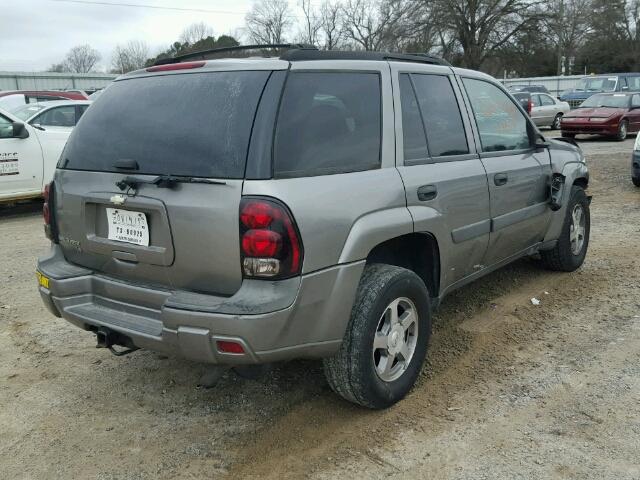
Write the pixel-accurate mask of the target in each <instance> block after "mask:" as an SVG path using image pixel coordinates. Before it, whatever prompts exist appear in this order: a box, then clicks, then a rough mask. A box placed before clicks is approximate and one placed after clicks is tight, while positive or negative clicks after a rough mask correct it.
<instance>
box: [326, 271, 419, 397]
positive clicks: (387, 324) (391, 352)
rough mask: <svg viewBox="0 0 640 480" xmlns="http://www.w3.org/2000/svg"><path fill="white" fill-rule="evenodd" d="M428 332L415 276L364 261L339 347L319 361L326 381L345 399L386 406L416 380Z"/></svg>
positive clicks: (407, 272) (417, 278)
mask: <svg viewBox="0 0 640 480" xmlns="http://www.w3.org/2000/svg"><path fill="white" fill-rule="evenodd" d="M394 312H395V314H394ZM430 336H431V306H430V302H429V292H428V290H427V287H426V286H425V284H424V282H423V281H422V280H421V279H420V277H418V276H417V275H416V274H415V273H413V272H412V271H410V270H407V269H405V268H400V267H396V266H393V265H385V264H372V265H368V266H366V267H365V270H364V273H363V274H362V279H361V280H360V285H359V287H358V293H357V295H356V300H355V302H354V305H353V309H352V312H351V319H350V320H349V325H348V326H347V331H346V332H345V335H344V338H343V340H342V345H341V346H340V351H339V352H338V353H337V354H336V355H335V356H333V357H330V358H326V359H325V360H324V372H325V376H326V377H327V381H328V383H329V385H330V386H331V388H332V389H333V391H334V392H336V393H337V394H338V395H340V396H341V397H343V398H344V399H346V400H348V401H350V402H353V403H356V404H358V405H362V406H364V407H368V408H373V409H381V408H387V407H390V406H391V405H393V404H394V403H396V402H398V401H399V400H401V399H402V398H404V396H405V395H406V394H407V393H408V392H409V390H411V387H412V386H413V384H414V383H415V381H416V378H417V377H418V375H419V373H420V369H421V368H422V364H423V362H424V358H425V355H426V352H427V345H428V342H429V337H430Z"/></svg>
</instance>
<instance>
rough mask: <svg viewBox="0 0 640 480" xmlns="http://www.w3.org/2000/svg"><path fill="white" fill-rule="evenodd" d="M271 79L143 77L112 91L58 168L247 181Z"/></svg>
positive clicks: (250, 75) (259, 74) (92, 111)
mask: <svg viewBox="0 0 640 480" xmlns="http://www.w3.org/2000/svg"><path fill="white" fill-rule="evenodd" d="M269 74H270V72H268V71H256V72H253V71H241V72H205V73H187V74H169V75H159V76H153V77H141V78H133V79H128V80H121V81H117V82H114V83H113V84H111V85H110V86H109V88H107V89H105V91H104V93H103V94H102V95H100V97H99V98H98V99H97V100H96V101H95V103H94V104H93V105H92V106H91V108H89V109H88V110H87V112H86V113H85V114H84V116H83V117H82V121H81V122H79V123H78V126H77V127H76V128H75V130H74V131H73V133H72V135H71V137H70V138H69V141H68V143H67V146H66V147H65V150H64V151H63V153H62V157H61V159H60V163H59V168H68V169H74V170H92V171H101V172H117V171H120V172H122V171H121V170H117V169H116V168H115V167H114V164H115V163H116V162H117V161H118V160H133V161H134V162H135V163H136V164H137V166H138V168H137V169H136V170H135V171H131V172H129V173H139V174H150V175H162V174H165V175H179V176H194V177H209V178H216V177H217V178H242V177H243V176H244V166H245V163H246V157H247V149H248V145H249V136H250V133H251V126H252V125H253V118H254V114H255V111H256V106H257V104H258V100H259V98H260V95H261V93H262V89H263V87H264V85H265V83H266V81H267V78H268V77H269Z"/></svg>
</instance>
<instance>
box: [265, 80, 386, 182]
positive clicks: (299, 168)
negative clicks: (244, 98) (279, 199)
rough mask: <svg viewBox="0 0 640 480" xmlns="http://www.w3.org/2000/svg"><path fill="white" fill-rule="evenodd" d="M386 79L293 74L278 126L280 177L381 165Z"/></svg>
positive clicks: (276, 149)
mask: <svg viewBox="0 0 640 480" xmlns="http://www.w3.org/2000/svg"><path fill="white" fill-rule="evenodd" d="M380 110H381V103H380V76H379V75H378V74H377V73H350V72H349V73H348V72H331V73H318V72H292V73H290V75H289V78H288V79H287V83H286V86H285V90H284V94H283V98H282V103H281V106H280V112H279V114H278V121H277V127H276V136H275V145H274V171H275V176H276V177H293V176H303V175H304V176H311V175H324V174H332V173H345V172H354V171H362V170H369V169H373V168H377V167H379V166H380V130H381V113H380Z"/></svg>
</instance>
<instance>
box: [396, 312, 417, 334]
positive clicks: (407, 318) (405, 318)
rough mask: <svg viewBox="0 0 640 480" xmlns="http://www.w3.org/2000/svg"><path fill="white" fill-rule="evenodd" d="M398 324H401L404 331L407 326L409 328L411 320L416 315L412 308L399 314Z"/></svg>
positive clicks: (413, 320) (413, 319)
mask: <svg viewBox="0 0 640 480" xmlns="http://www.w3.org/2000/svg"><path fill="white" fill-rule="evenodd" d="M399 321H400V325H402V328H404V330H405V331H406V330H407V328H409V327H410V326H411V325H412V324H413V322H415V321H416V316H415V315H414V313H413V310H405V311H404V312H403V313H402V315H401V316H400V319H399Z"/></svg>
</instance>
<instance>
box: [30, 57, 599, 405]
mask: <svg viewBox="0 0 640 480" xmlns="http://www.w3.org/2000/svg"><path fill="white" fill-rule="evenodd" d="M217 54H218V55H219V53H217ZM200 55H201V56H200V57H196V58H205V56H206V55H204V54H200ZM193 58H194V57H193V56H192V57H191V58H188V57H183V58H176V59H171V60H168V61H165V62H164V64H159V65H156V66H153V67H149V68H147V69H145V70H139V71H136V72H132V73H129V74H126V75H123V76H121V77H119V78H118V79H117V80H116V81H115V82H113V84H112V85H111V86H109V87H108V88H107V89H106V90H105V92H104V93H103V94H102V95H101V96H100V98H99V99H98V100H97V101H96V102H95V103H94V104H93V105H92V106H91V108H89V109H88V110H87V112H86V113H85V115H84V116H83V117H82V119H81V121H80V122H79V124H78V126H77V127H76V129H75V130H74V132H73V134H72V135H71V137H70V139H69V141H68V143H67V145H66V147H65V149H64V151H63V153H62V155H61V158H60V161H59V164H58V167H57V170H56V174H55V179H54V181H53V182H52V183H51V184H50V186H49V187H48V188H47V190H46V192H45V197H46V201H45V205H44V217H45V231H46V232H47V235H48V236H49V238H51V240H52V248H51V251H50V253H49V254H48V255H46V256H44V257H42V258H40V259H39V262H38V267H37V269H38V278H39V291H40V294H41V295H42V299H43V300H44V303H45V305H46V306H47V307H48V309H49V310H50V312H51V313H52V314H54V315H56V316H58V317H62V318H64V319H66V320H68V321H69V322H71V323H73V324H75V325H77V326H78V327H80V328H83V329H85V330H88V331H91V332H94V333H96V334H97V338H98V346H102V347H109V348H110V349H112V350H113V351H114V352H117V353H126V351H128V350H125V351H123V350H122V347H125V348H127V349H129V350H133V349H137V348H146V349H151V350H156V351H159V352H166V353H171V354H177V355H181V356H184V357H187V358H189V359H192V360H195V361H199V362H209V363H211V364H217V365H225V366H232V367H236V368H239V369H242V368H246V367H247V366H248V365H259V364H266V363H271V362H276V361H282V360H289V359H294V358H322V359H323V361H324V368H325V371H326V377H327V379H328V382H329V384H330V386H331V387H332V389H333V390H334V391H335V392H337V393H338V394H339V395H341V396H342V397H344V398H346V399H347V400H350V401H352V402H355V403H357V404H360V405H364V406H366V407H370V408H384V407H388V406H390V405H392V404H393V403H395V402H397V401H398V400H400V399H401V398H403V397H404V396H405V395H406V394H407V392H408V391H409V390H410V388H411V387H412V385H413V383H414V381H415V379H416V377H417V376H418V374H419V371H420V369H421V366H422V364H423V361H424V358H425V354H426V351H427V345H428V342H429V336H430V333H431V315H432V311H433V309H435V308H436V307H437V306H438V304H439V303H440V301H441V300H442V299H443V298H444V297H445V296H446V295H447V294H448V293H450V292H451V291H453V290H454V289H456V288H459V287H461V286H463V285H465V284H468V283H469V282H471V281H473V280H476V279H478V278H480V277H482V276H483V275H486V274H488V273H490V272H492V271H494V270H496V269H497V268H499V267H501V266H503V265H506V264H508V263H510V262H513V261H514V260H517V259H519V258H521V257H524V256H528V255H539V256H540V257H541V262H542V264H544V265H545V266H546V267H549V268H551V269H553V270H560V271H573V270H575V269H577V268H578V267H580V265H581V264H582V262H583V260H584V258H585V254H586V251H587V245H588V241H589V203H590V198H589V197H587V195H586V194H585V189H586V188H587V185H588V181H589V174H588V171H587V166H586V164H585V161H584V157H583V155H582V153H581V152H580V150H579V149H578V148H577V147H576V146H574V145H572V144H570V143H568V142H567V141H559V140H550V139H545V138H543V137H542V135H541V134H540V133H539V132H538V130H537V129H536V127H535V126H534V125H533V123H532V122H531V119H530V118H529V117H528V115H527V114H526V112H525V111H524V110H523V109H522V108H521V107H520V106H519V105H518V104H517V103H516V102H515V101H514V99H513V98H512V97H511V95H509V94H508V93H507V91H506V90H505V89H504V87H503V86H501V85H500V83H498V82H496V81H495V80H494V79H493V78H491V77H489V76H487V75H484V74H482V73H478V72H474V71H469V70H463V69H459V68H453V67H451V66H450V65H449V64H447V63H446V62H444V61H442V60H439V59H436V58H432V57H428V56H424V55H392V54H386V53H376V52H334V51H317V50H314V49H310V48H291V49H288V50H286V51H285V52H284V53H282V54H281V55H280V56H278V57H271V58H250V59H241V58H227V59H216V60H195V61H193ZM189 60H191V61H189ZM114 345H116V346H119V348H114Z"/></svg>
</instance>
